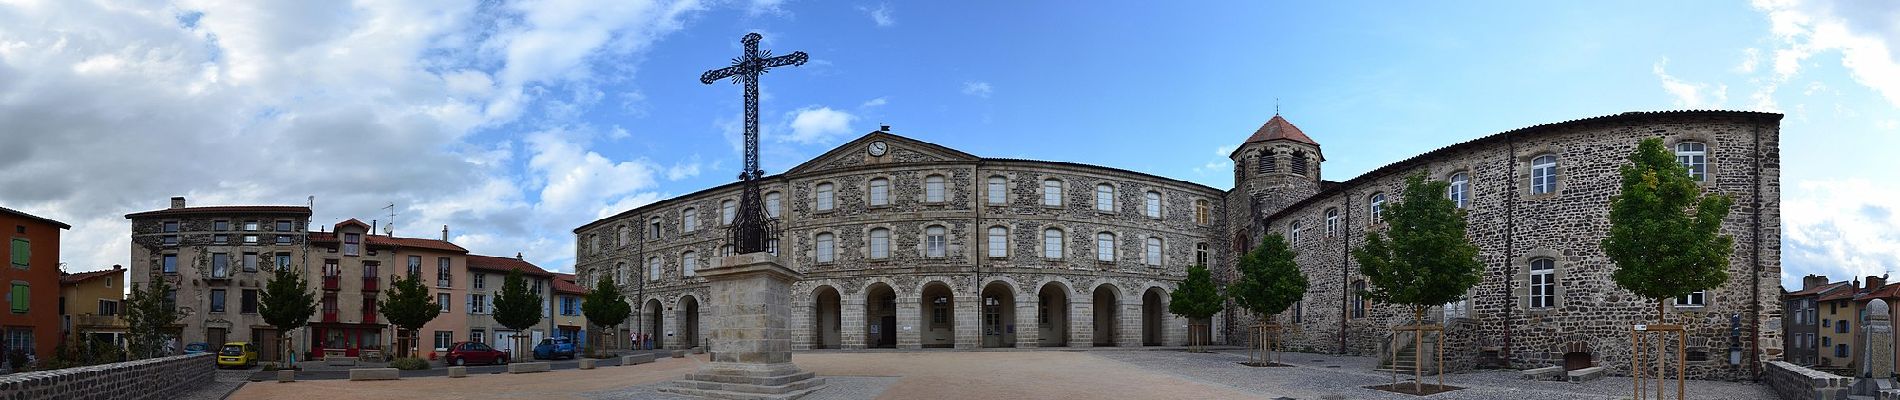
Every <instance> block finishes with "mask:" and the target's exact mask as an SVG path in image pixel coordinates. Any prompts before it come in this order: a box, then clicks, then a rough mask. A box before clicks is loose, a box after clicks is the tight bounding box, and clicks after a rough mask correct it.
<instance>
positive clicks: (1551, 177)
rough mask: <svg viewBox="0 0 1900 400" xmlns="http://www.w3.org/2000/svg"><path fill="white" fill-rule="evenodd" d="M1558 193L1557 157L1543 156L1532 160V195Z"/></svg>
mask: <svg viewBox="0 0 1900 400" xmlns="http://www.w3.org/2000/svg"><path fill="white" fill-rule="evenodd" d="M1555 191H1557V156H1554V155H1549V154H1545V155H1541V156H1537V158H1533V159H1531V193H1532V194H1544V193H1551V192H1555Z"/></svg>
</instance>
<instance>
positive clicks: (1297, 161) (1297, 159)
mask: <svg viewBox="0 0 1900 400" xmlns="http://www.w3.org/2000/svg"><path fill="white" fill-rule="evenodd" d="M1290 166H1291V167H1292V168H1288V169H1291V170H1293V174H1294V175H1300V176H1306V152H1304V151H1295V152H1293V161H1292V162H1291V165H1290Z"/></svg>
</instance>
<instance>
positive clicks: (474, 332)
mask: <svg viewBox="0 0 1900 400" xmlns="http://www.w3.org/2000/svg"><path fill="white" fill-rule="evenodd" d="M487 334H488V331H487V330H484V329H470V330H468V341H470V342H475V343H474V344H469V345H467V347H465V348H467V349H469V350H474V351H482V350H488V346H486V345H483V344H482V343H487V341H488V338H485V337H483V336H487Z"/></svg>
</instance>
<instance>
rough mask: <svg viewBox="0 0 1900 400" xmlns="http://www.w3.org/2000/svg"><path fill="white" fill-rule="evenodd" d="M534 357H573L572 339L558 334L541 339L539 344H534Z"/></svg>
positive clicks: (549, 358)
mask: <svg viewBox="0 0 1900 400" xmlns="http://www.w3.org/2000/svg"><path fill="white" fill-rule="evenodd" d="M534 358H535V359H536V360H552V359H556V358H569V359H571V358H574V340H573V339H568V338H566V337H559V336H557V337H551V338H547V339H541V344H538V345H535V346H534Z"/></svg>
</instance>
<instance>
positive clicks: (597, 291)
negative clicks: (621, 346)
mask: <svg viewBox="0 0 1900 400" xmlns="http://www.w3.org/2000/svg"><path fill="white" fill-rule="evenodd" d="M601 275H603V276H601V277H600V281H599V282H595V283H594V290H590V291H587V297H586V298H585V299H582V300H581V314H584V315H586V316H587V321H588V322H592V323H593V324H594V325H596V326H604V327H607V328H609V329H616V328H618V327H619V326H620V324H621V323H623V322H627V317H629V316H632V315H633V305H632V304H627V298H626V296H623V295H621V294H620V286H619V285H618V284H617V283H615V282H614V277H613V276H610V275H607V274H601Z"/></svg>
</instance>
